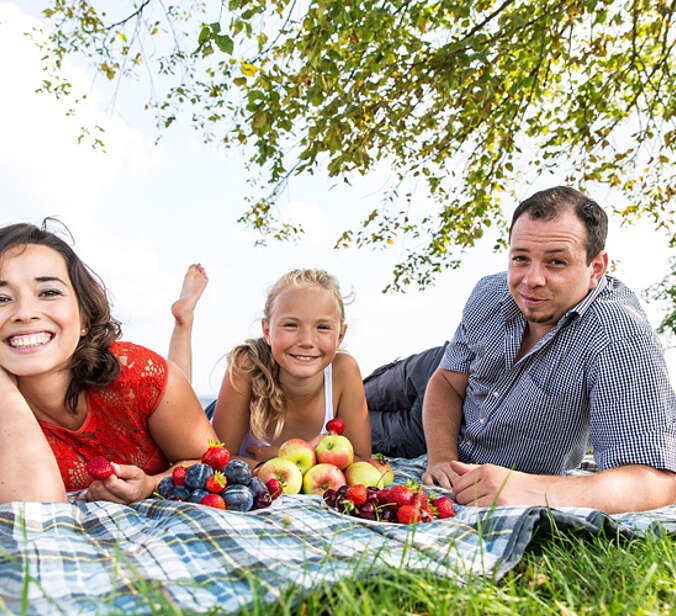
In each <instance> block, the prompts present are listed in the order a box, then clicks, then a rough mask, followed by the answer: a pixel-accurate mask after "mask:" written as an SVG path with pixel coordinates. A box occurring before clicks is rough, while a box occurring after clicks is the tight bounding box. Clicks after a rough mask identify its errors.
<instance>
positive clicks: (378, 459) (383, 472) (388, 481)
mask: <svg viewBox="0 0 676 616" xmlns="http://www.w3.org/2000/svg"><path fill="white" fill-rule="evenodd" d="M366 461H367V462H368V463H369V464H371V465H373V466H375V467H376V469H377V470H378V471H379V472H380V476H381V478H382V479H381V482H380V483H379V484H378V487H379V488H383V487H385V486H391V485H392V482H393V481H394V473H393V472H392V467H391V466H390V463H389V462H388V461H387V459H386V458H385V456H384V455H383V454H382V453H374V454H373V455H372V456H371V457H370V458H366Z"/></svg>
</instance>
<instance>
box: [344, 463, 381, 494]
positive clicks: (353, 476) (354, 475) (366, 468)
mask: <svg viewBox="0 0 676 616" xmlns="http://www.w3.org/2000/svg"><path fill="white" fill-rule="evenodd" d="M345 479H346V480H347V485H349V486H356V485H358V484H360V483H363V484H364V485H365V486H375V487H377V488H382V487H383V486H382V485H380V481H381V479H382V475H381V473H380V471H379V470H378V469H377V468H376V467H375V466H373V464H370V463H369V462H364V461H363V460H362V461H361V462H353V463H352V464H350V466H348V467H347V468H346V469H345Z"/></svg>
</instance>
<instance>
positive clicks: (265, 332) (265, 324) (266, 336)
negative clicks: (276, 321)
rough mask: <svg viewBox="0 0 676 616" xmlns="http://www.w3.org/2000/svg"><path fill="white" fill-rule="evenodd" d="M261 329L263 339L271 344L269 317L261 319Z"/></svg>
mask: <svg viewBox="0 0 676 616" xmlns="http://www.w3.org/2000/svg"><path fill="white" fill-rule="evenodd" d="M261 329H262V330H263V340H265V342H266V343H267V344H268V345H269V344H270V322H269V321H268V320H267V319H261Z"/></svg>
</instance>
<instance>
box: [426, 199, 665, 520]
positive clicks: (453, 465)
mask: <svg viewBox="0 0 676 616" xmlns="http://www.w3.org/2000/svg"><path fill="white" fill-rule="evenodd" d="M606 234H607V217H606V215H605V213H604V212H603V210H602V209H601V208H600V207H599V206H598V205H597V204H596V203H595V202H593V201H591V200H590V199H587V198H586V197H585V196H584V195H582V194H581V193H579V192H577V191H575V190H573V189H571V188H566V187H557V188H552V189H549V190H545V191H541V192H538V193H536V194H534V195H533V196H532V197H530V198H529V199H527V200H526V201H524V202H522V203H521V204H520V205H519V206H518V208H517V209H516V211H515V212H514V216H513V218H512V225H511V228H510V251H509V267H508V272H507V274H506V275H505V274H504V273H502V274H497V275H493V276H488V277H486V278H484V279H483V280H481V281H480V282H479V283H478V284H477V286H476V287H475V289H474V291H473V292H472V294H471V296H470V298H469V300H468V302H467V304H466V305H465V309H464V311H463V318H462V322H461V323H460V325H459V326H458V329H457V331H456V333H455V336H454V338H453V340H452V341H451V342H450V343H449V344H448V345H447V347H446V350H445V353H444V357H443V359H442V361H441V364H440V366H439V368H438V369H437V370H436V371H435V372H434V374H433V375H432V377H431V378H430V380H429V383H428V385H427V389H426V392H425V399H424V404H423V409H422V423H423V428H424V433H425V439H426V443H427V454H428V466H427V470H426V472H425V473H424V474H423V481H425V482H426V483H437V484H439V485H441V486H444V487H450V488H452V490H453V492H454V496H455V498H456V500H457V501H458V502H459V503H461V504H476V505H491V504H493V503H496V504H498V505H507V504H513V505H549V506H552V507H561V506H585V507H593V508H597V509H601V510H603V511H606V512H609V513H613V512H619V511H630V510H645V509H652V508H656V507H661V506H664V505H667V504H671V503H676V474H675V473H674V471H676V398H675V396H674V392H673V390H672V388H671V386H670V384H669V378H668V373H667V369H666V365H665V362H664V357H663V353H662V350H661V347H660V345H659V342H658V340H657V338H656V336H655V334H654V332H653V331H652V329H651V327H650V325H649V323H648V320H647V318H646V317H645V314H644V313H643V311H642V309H641V307H640V305H639V303H638V300H637V299H636V297H635V295H634V294H633V293H632V292H631V291H630V290H629V289H628V288H627V287H625V286H624V285H623V284H622V283H621V282H619V281H618V280H616V279H614V278H611V277H609V276H606V275H605V271H606V267H607V265H608V255H607V253H606V252H605V251H604V244H605V238H606ZM590 442H591V445H592V446H593V449H594V456H595V458H596V462H597V465H598V467H599V472H598V473H595V474H593V475H587V476H582V477H580V476H565V475H563V473H565V471H566V470H568V469H571V468H574V467H576V466H577V465H578V464H579V462H580V461H581V459H582V456H583V454H584V452H585V450H586V449H587V447H588V445H589V443H590Z"/></svg>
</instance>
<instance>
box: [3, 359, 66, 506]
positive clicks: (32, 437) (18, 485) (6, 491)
mask: <svg viewBox="0 0 676 616" xmlns="http://www.w3.org/2000/svg"><path fill="white" fill-rule="evenodd" d="M0 468H4V469H14V470H13V471H12V472H6V473H0V503H8V502H11V501H41V502H65V500H66V489H65V487H64V485H63V480H62V479H61V472H60V471H59V465H58V464H57V463H56V458H55V457H54V453H53V452H52V449H51V447H50V446H49V443H48V442H47V439H46V438H45V435H44V434H43V432H42V429H41V428H40V424H38V421H37V419H36V418H35V415H33V412H32V411H31V409H30V407H29V406H28V403H27V402H26V400H25V399H24V397H23V396H22V395H21V392H20V391H19V390H18V388H17V386H16V384H15V382H14V380H13V379H12V377H10V375H9V374H7V372H6V371H5V370H3V369H2V368H0Z"/></svg>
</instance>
